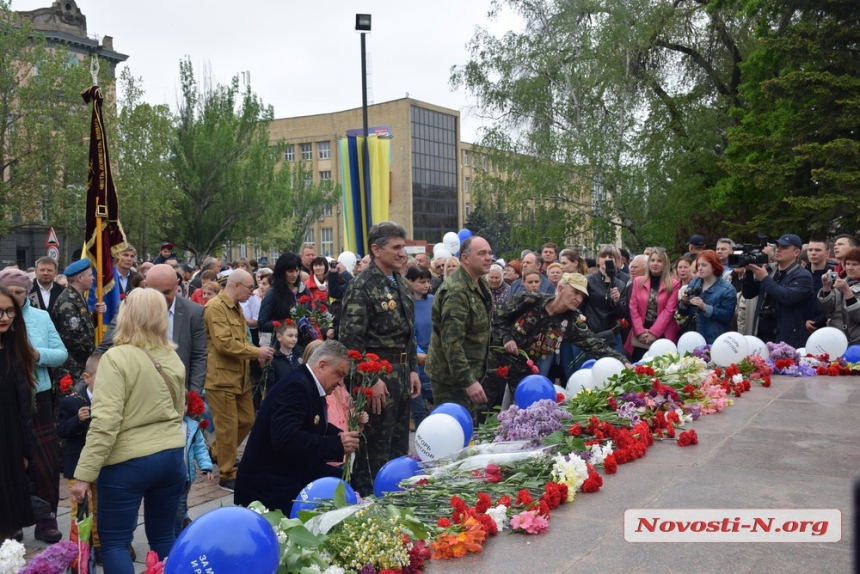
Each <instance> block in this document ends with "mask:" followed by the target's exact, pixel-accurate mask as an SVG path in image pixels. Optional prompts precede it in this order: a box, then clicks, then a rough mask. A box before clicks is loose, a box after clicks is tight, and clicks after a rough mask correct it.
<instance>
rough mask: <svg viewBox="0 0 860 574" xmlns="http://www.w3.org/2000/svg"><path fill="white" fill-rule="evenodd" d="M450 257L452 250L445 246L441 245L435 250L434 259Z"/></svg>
mask: <svg viewBox="0 0 860 574" xmlns="http://www.w3.org/2000/svg"><path fill="white" fill-rule="evenodd" d="M449 257H451V252H450V251H448V250H447V249H445V248H444V247H440V248H439V249H437V250H436V251H434V252H433V259H448V258H449Z"/></svg>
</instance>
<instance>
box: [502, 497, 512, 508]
mask: <svg viewBox="0 0 860 574" xmlns="http://www.w3.org/2000/svg"><path fill="white" fill-rule="evenodd" d="M499 504H503V505H505V506H507V507H508V508H510V507H511V504H512V503H511V497H510V496H508V495H507V494H506V495H504V496H503V497H501V498H500V499H499Z"/></svg>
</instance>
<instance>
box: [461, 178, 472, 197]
mask: <svg viewBox="0 0 860 574" xmlns="http://www.w3.org/2000/svg"><path fill="white" fill-rule="evenodd" d="M471 191H472V178H471V177H469V176H466V177H464V178H463V193H471Z"/></svg>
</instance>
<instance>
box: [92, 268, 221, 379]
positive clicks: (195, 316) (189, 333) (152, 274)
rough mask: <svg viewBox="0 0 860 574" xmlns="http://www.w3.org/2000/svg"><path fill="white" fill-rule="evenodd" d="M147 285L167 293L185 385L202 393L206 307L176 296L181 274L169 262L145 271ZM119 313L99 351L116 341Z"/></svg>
mask: <svg viewBox="0 0 860 574" xmlns="http://www.w3.org/2000/svg"><path fill="white" fill-rule="evenodd" d="M146 286H147V287H151V288H153V289H155V290H156V291H158V292H159V293H161V294H162V295H164V299H165V300H166V301H167V323H168V336H169V337H170V340H171V341H173V342H174V343H176V354H177V355H179V359H180V360H181V361H182V364H183V365H185V388H186V389H188V390H189V391H194V392H196V393H197V394H199V395H202V394H203V382H204V381H205V379H206V355H207V350H206V325H205V324H204V322H203V307H202V306H200V305H198V304H197V303H194V302H192V301H189V300H188V299H185V298H183V297H177V293H178V292H179V291H178V289H179V277H178V276H177V275H176V271H174V270H173V267H171V266H170V265H165V264H163V263H162V264H159V265H153V266H152V268H151V269H150V270H149V271H148V272H147V273H146ZM115 328H116V316H114V320H113V321H111V324H110V326H109V327H108V330H107V333H105V336H104V339H102V342H101V345H99V346H98V349H96V350H97V352H99V353H106V352H107V350H108V349H110V348H111V346H112V345H113V330H114V329H115Z"/></svg>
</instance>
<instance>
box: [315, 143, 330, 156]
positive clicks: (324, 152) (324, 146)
mask: <svg viewBox="0 0 860 574" xmlns="http://www.w3.org/2000/svg"><path fill="white" fill-rule="evenodd" d="M317 149H318V150H319V156H320V159H329V158H331V142H319V143H318V144H317Z"/></svg>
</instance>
